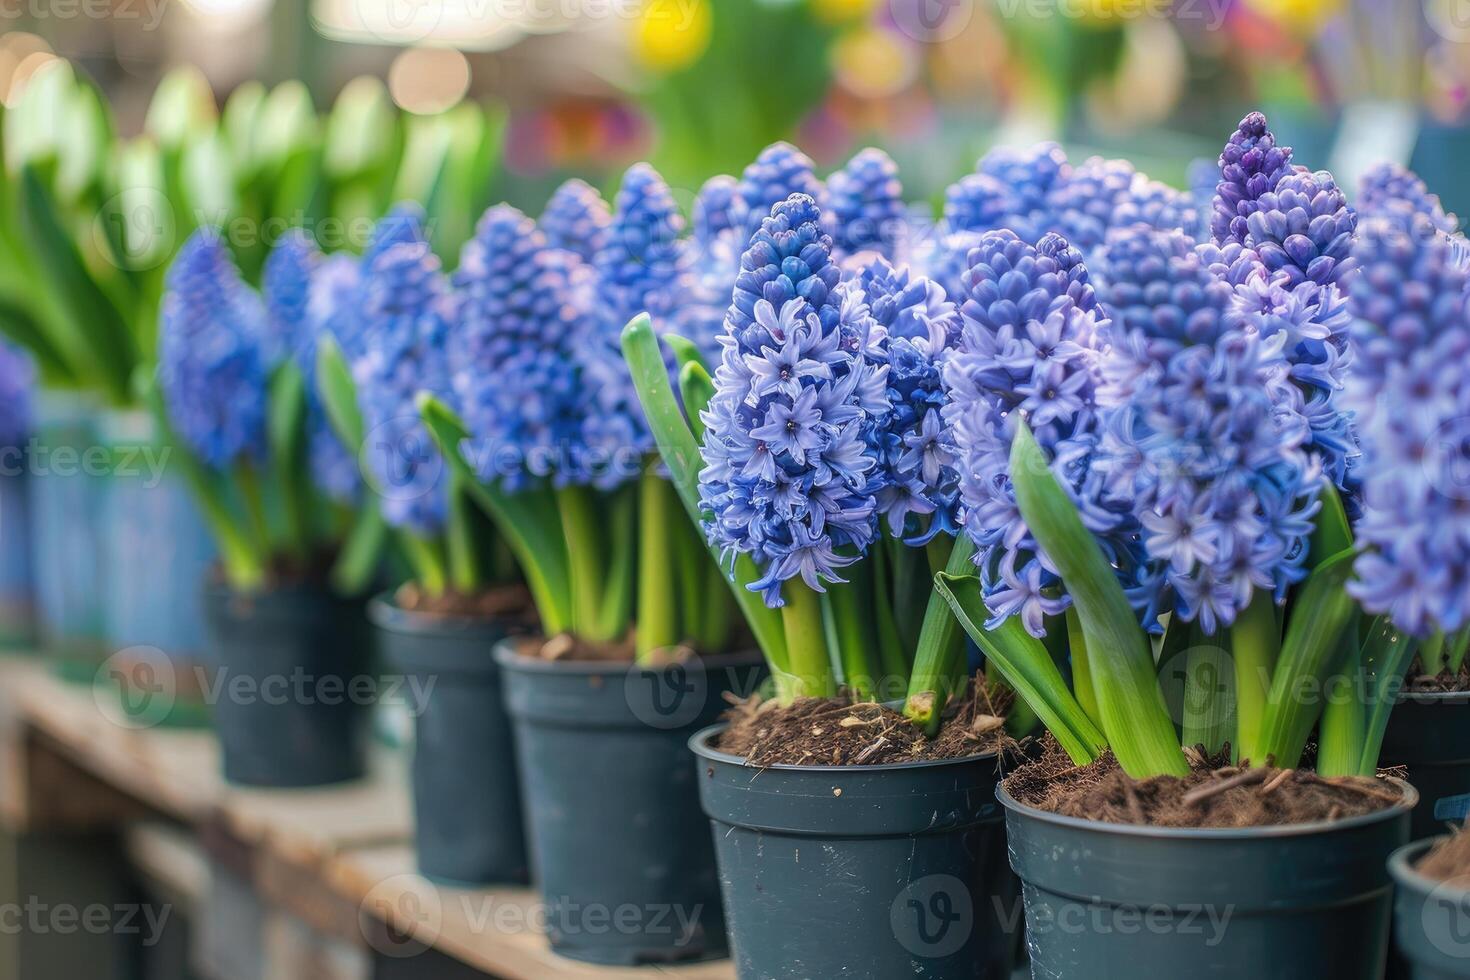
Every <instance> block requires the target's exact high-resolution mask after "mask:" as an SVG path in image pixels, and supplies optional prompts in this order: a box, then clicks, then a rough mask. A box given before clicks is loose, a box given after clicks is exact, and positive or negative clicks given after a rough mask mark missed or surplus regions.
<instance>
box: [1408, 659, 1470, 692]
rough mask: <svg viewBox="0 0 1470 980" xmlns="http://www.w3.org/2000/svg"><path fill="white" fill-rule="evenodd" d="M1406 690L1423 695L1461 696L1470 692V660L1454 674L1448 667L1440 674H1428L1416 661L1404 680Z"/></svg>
mask: <svg viewBox="0 0 1470 980" xmlns="http://www.w3.org/2000/svg"><path fill="white" fill-rule="evenodd" d="M1404 690H1405V691H1409V692H1413V693H1421V694H1459V693H1462V692H1470V659H1467V660H1466V662H1465V663H1463V664H1461V665H1460V669H1459V670H1458V671H1455V672H1452V671H1451V670H1450V669H1449V668H1448V667H1446V668H1445V669H1444V670H1442V671H1440V672H1439V673H1438V674H1426V673H1424V670H1423V665H1422V664H1420V663H1419V661H1417V660H1416V661H1414V667H1413V669H1412V670H1410V671H1409V673H1408V675H1407V676H1406V677H1405V678H1404Z"/></svg>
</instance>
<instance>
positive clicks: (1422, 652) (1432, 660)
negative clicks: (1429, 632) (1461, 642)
mask: <svg viewBox="0 0 1470 980" xmlns="http://www.w3.org/2000/svg"><path fill="white" fill-rule="evenodd" d="M1419 666H1420V669H1421V670H1423V671H1424V675H1425V676H1426V677H1437V676H1438V675H1439V674H1440V673H1441V672H1442V671H1443V670H1444V668H1445V651H1444V634H1443V633H1435V634H1434V635H1433V636H1431V637H1430V638H1429V639H1427V640H1425V641H1424V642H1423V643H1421V644H1419Z"/></svg>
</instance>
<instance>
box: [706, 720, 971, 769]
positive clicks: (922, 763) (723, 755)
mask: <svg viewBox="0 0 1470 980" xmlns="http://www.w3.org/2000/svg"><path fill="white" fill-rule="evenodd" d="M729 727H730V723H729V722H726V721H719V722H715V723H714V724H713V725H709V726H707V727H705V728H701V729H700V730H699V731H697V732H695V733H694V734H693V735H691V736H689V748H690V750H691V751H693V753H694V754H695V755H697V756H699V757H700V758H701V759H708V760H710V761H711V762H723V763H724V764H726V765H730V766H740V767H741V768H744V769H754V770H757V771H760V772H764V771H766V770H768V769H770V770H775V771H778V772H809V773H819V774H821V775H824V776H830V775H831V774H832V773H839V772H848V773H854V772H855V773H866V772H888V771H902V772H912V771H914V770H917V769H937V768H939V767H941V766H955V765H971V764H974V763H976V762H986V761H989V760H999V758H1000V753H999V752H982V753H980V754H978V755H962V756H957V757H955V758H953V759H919V760H916V761H914V762H884V763H879V764H876V765H862V766H798V765H792V764H791V763H789V762H781V763H777V764H775V765H770V766H753V765H751V764H750V763H749V762H747V761H745V758H744V757H743V756H738V755H732V754H731V753H729V752H721V751H720V750H719V749H717V748H715V747H714V746H712V745H710V744H709V741H710V739H712V738H714V737H715V736H716V735H718V734H720V732H722V731H724V730H725V729H726V728H729Z"/></svg>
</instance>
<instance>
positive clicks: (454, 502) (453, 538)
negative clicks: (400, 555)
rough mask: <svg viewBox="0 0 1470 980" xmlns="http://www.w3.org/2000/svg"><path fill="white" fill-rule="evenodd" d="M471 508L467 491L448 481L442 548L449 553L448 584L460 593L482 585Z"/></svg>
mask: <svg viewBox="0 0 1470 980" xmlns="http://www.w3.org/2000/svg"><path fill="white" fill-rule="evenodd" d="M474 508H475V504H474V501H472V500H471V499H470V497H469V494H467V493H465V492H464V489H463V488H462V487H460V486H458V485H457V484H456V483H454V482H453V481H451V483H450V488H449V517H448V522H447V526H446V528H445V547H446V550H447V551H448V553H449V583H450V585H451V586H452V587H453V588H454V591H455V592H458V593H459V594H460V595H473V594H474V593H476V592H478V591H479V590H480V586H481V585H483V584H484V569H482V568H481V567H480V555H479V547H478V538H479V531H478V529H477V528H476V526H475V513H474Z"/></svg>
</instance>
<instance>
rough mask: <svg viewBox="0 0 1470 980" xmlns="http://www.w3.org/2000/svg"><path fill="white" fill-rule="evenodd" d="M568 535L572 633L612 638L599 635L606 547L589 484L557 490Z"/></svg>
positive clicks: (612, 637)
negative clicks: (587, 485)
mask: <svg viewBox="0 0 1470 980" xmlns="http://www.w3.org/2000/svg"><path fill="white" fill-rule="evenodd" d="M556 503H557V507H558V509H559V510H560V512H561V525H562V532H563V533H564V534H565V535H566V541H567V561H568V569H569V572H570V578H571V585H572V632H574V633H576V634H577V635H578V636H580V637H582V638H583V639H585V640H591V641H594V642H602V641H611V640H616V639H618V637H617V636H602V635H599V634H600V632H601V630H600V624H599V622H598V620H599V619H600V614H601V607H602V598H603V594H604V592H605V585H604V567H605V563H606V562H607V557H608V556H607V549H606V548H605V547H604V544H603V539H602V529H601V528H600V527H599V526H598V524H599V522H598V520H597V504H596V501H595V500H594V499H593V496H592V490H591V488H589V487H582V486H571V487H563V488H562V489H560V490H558V491H556Z"/></svg>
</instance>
